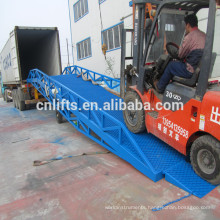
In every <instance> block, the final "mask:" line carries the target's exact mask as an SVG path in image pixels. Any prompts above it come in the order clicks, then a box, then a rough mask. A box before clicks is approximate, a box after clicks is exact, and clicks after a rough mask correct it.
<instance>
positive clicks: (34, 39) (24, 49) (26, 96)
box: [0, 27, 62, 111]
mask: <svg viewBox="0 0 220 220" xmlns="http://www.w3.org/2000/svg"><path fill="white" fill-rule="evenodd" d="M0 66H1V72H2V88H3V96H4V99H5V101H6V102H9V101H13V102H14V106H15V107H16V108H18V109H20V110H21V111H23V110H25V109H26V108H28V105H29V104H33V103H37V102H38V101H39V100H41V96H40V95H39V93H38V92H37V90H36V89H35V88H34V87H32V86H30V85H27V81H26V79H27V77H28V74H29V71H30V70H31V69H35V68H38V69H40V70H41V71H43V72H46V73H47V74H48V75H59V74H61V72H62V68H61V56H60V43H59V32H58V29H57V28H56V27H54V28H42V27H15V29H14V30H13V31H12V32H11V33H10V37H9V39H8V41H7V43H6V44H5V46H4V48H3V50H2V51H1V53H0ZM28 87H29V88H28Z"/></svg>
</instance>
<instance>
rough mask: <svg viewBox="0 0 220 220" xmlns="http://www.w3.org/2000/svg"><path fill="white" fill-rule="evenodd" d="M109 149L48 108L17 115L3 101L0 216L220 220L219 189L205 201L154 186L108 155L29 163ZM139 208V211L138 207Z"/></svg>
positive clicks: (165, 185) (0, 105)
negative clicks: (37, 164) (155, 209)
mask: <svg viewBox="0 0 220 220" xmlns="http://www.w3.org/2000/svg"><path fill="white" fill-rule="evenodd" d="M97 151H106V150H105V149H104V148H103V147H101V146H100V145H98V144H96V143H95V142H94V141H92V140H90V139H88V138H87V137H85V136H84V135H82V134H81V133H79V132H78V131H77V130H76V129H74V128H73V127H72V126H71V125H70V124H69V123H63V124H61V125H58V124H57V123H56V119H55V113H54V112H53V111H37V110H36V109H32V110H29V111H24V112H19V111H18V110H16V109H15V108H13V104H12V103H5V102H3V100H2V99H0V219H1V220H3V219H22V220H24V219H47V220H50V219H51V220H56V219H59V220H60V219H62V220H66V219H71V220H72V219H74V220H75V219H80V220H81V219H82V220H84V219H88V220H92V219H94V220H99V219H100V220H108V219H111V220H112V219H114V220H117V219H120V220H121V219H128V220H130V219H135V220H136V219H141V220H142V219H155V220H156V219H184V220H185V219H187V220H188V219H204V220H205V219H209V220H212V219H220V187H218V188H216V189H215V190H214V191H212V192H211V193H210V194H209V195H207V196H206V197H205V198H203V199H198V198H197V197H195V196H191V197H189V198H187V199H185V200H183V201H181V202H178V203H175V204H173V205H172V206H170V207H168V208H167V209H164V210H162V211H159V212H152V211H151V207H154V206H161V205H163V204H165V203H167V202H170V201H173V200H176V199H178V198H180V197H182V196H184V195H186V194H187V193H186V192H185V191H183V190H181V189H179V188H177V187H175V186H173V185H172V184H170V183H168V182H166V181H165V180H161V181H159V182H157V183H154V182H152V181H151V180H150V179H148V178H147V177H145V176H144V175H142V174H141V173H140V172H139V171H137V170H136V169H135V168H133V167H132V166H131V165H129V164H128V163H127V162H125V161H123V160H121V159H120V158H118V157H117V156H115V155H113V154H102V155H96V156H83V157H75V158H72V159H65V160H63V161H57V162H54V163H50V164H48V165H44V166H41V167H34V166H33V161H34V160H44V159H45V160H46V159H50V158H52V157H54V156H59V155H75V154H80V153H84V152H97ZM140 206H141V208H140Z"/></svg>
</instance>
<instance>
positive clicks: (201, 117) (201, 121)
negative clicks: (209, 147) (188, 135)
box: [199, 115, 205, 131]
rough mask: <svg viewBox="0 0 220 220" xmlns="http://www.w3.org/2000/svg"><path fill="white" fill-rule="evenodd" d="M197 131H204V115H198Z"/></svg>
mask: <svg viewBox="0 0 220 220" xmlns="http://www.w3.org/2000/svg"><path fill="white" fill-rule="evenodd" d="M199 129H200V130H202V131H204V130H205V115H200V123H199Z"/></svg>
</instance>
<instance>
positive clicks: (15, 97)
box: [14, 89, 18, 109]
mask: <svg viewBox="0 0 220 220" xmlns="http://www.w3.org/2000/svg"><path fill="white" fill-rule="evenodd" d="M14 99H15V108H17V109H18V90H17V89H15V90H14Z"/></svg>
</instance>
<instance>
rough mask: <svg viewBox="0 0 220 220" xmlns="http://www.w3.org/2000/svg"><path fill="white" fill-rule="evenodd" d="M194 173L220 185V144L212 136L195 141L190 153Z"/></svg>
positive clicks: (205, 136)
mask: <svg viewBox="0 0 220 220" xmlns="http://www.w3.org/2000/svg"><path fill="white" fill-rule="evenodd" d="M190 159H191V164H192V167H193V169H194V171H195V172H196V173H197V174H198V175H199V176H200V177H202V178H203V179H205V180H206V181H208V182H210V183H212V184H214V185H217V184H220V142H219V141H218V140H217V139H215V138H214V137H212V136H211V135H204V136H202V137H199V138H198V139H196V140H195V142H194V143H193V145H192V148H191V153H190Z"/></svg>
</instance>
